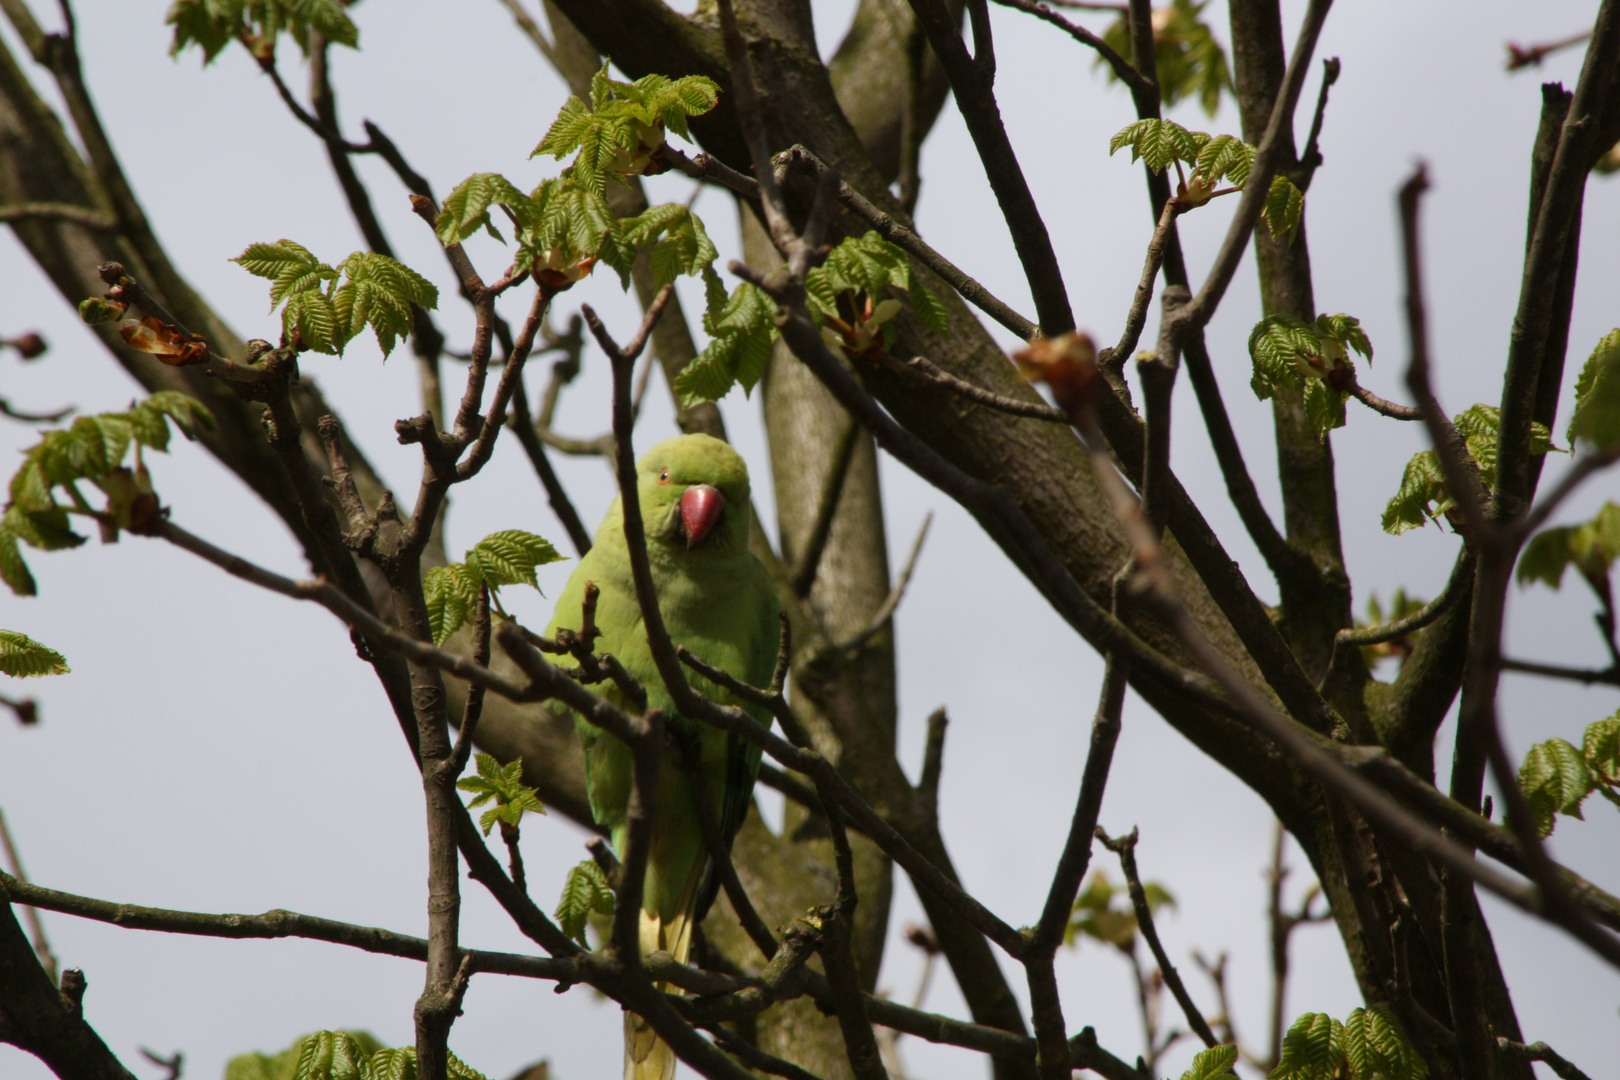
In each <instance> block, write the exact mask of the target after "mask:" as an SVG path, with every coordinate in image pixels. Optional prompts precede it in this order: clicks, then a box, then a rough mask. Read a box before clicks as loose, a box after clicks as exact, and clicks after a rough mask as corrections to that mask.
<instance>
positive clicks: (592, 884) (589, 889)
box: [555, 859, 613, 949]
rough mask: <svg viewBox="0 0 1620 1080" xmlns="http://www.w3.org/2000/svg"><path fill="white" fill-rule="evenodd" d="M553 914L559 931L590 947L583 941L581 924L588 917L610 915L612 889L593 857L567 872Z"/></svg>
mask: <svg viewBox="0 0 1620 1080" xmlns="http://www.w3.org/2000/svg"><path fill="white" fill-rule="evenodd" d="M555 914H556V918H557V925H558V926H560V927H562V932H563V933H565V934H567V935H568V936H569V937H571V938H573V939H574V940H575V941H577V942H579V943H580V944H581V945H583V946H585V947H586V948H587V949H588V948H590V945H591V943H590V942H589V941H587V940H585V926H586V924H587V923H589V922H590V918H591V916H592V915H612V914H613V890H612V889H611V888H609V887H608V881H607V876H606V875H604V874H603V873H602V868H601V867H600V866H598V865H596V863H595V861H594V860H591V859H586V860H585V861H584V862H582V863H580V864H579V865H578V866H575V867H574V868H573V869H571V870H569V871H568V880H567V881H565V882H563V890H562V896H560V897H559V898H558V899H557V911H556V913H555Z"/></svg>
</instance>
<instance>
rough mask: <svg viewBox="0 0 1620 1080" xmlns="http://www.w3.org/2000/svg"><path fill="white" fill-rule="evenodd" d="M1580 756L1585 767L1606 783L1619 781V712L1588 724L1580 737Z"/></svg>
mask: <svg viewBox="0 0 1620 1080" xmlns="http://www.w3.org/2000/svg"><path fill="white" fill-rule="evenodd" d="M1581 756H1582V757H1584V758H1585V759H1586V767H1587V768H1589V769H1591V770H1592V771H1593V772H1594V773H1596V774H1598V775H1599V776H1601V777H1603V778H1604V779H1605V780H1606V781H1607V782H1608V783H1611V784H1612V783H1615V782H1616V781H1620V712H1616V713H1615V714H1614V715H1613V716H1611V717H1608V718H1607V719H1604V720H1599V721H1597V722H1596V723H1593V724H1588V725H1587V727H1586V735H1585V736H1584V737H1583V738H1582V739H1581Z"/></svg>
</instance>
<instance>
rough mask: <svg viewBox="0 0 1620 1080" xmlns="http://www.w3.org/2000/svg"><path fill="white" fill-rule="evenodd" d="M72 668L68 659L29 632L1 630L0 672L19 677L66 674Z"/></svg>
mask: <svg viewBox="0 0 1620 1080" xmlns="http://www.w3.org/2000/svg"><path fill="white" fill-rule="evenodd" d="M71 670H72V669H71V668H69V667H68V663H67V659H66V658H65V657H63V656H62V654H61V653H59V652H57V651H56V650H55V649H52V648H50V647H48V646H46V645H42V644H40V643H39V642H37V641H35V640H34V639H33V638H31V637H29V636H28V635H27V634H19V633H17V631H15V630H0V673H3V674H6V675H11V676H13V677H15V678H18V679H27V678H32V677H34V676H38V675H66V674H67V673H68V672H69V671H71Z"/></svg>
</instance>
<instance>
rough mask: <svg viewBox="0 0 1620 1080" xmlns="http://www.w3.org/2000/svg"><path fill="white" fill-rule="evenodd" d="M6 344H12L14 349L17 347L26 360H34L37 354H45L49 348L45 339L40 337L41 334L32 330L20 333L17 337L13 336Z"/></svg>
mask: <svg viewBox="0 0 1620 1080" xmlns="http://www.w3.org/2000/svg"><path fill="white" fill-rule="evenodd" d="M6 344H7V345H10V346H11V347H12V348H13V349H16V350H17V352H19V353H20V354H22V358H23V359H24V360H32V359H34V358H35V357H37V356H42V355H44V353H45V350H46V349H47V348H49V346H47V345H46V344H45V339H44V338H42V337H40V336H39V334H37V333H35V332H34V331H32V330H30V331H29V332H28V333H26V334H20V335H18V336H17V337H14V338H12V339H11V340H10V341H8V342H6Z"/></svg>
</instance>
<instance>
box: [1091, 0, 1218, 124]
mask: <svg viewBox="0 0 1620 1080" xmlns="http://www.w3.org/2000/svg"><path fill="white" fill-rule="evenodd" d="M1207 6H1208V4H1207V0H1206V2H1205V3H1193V2H1192V0H1171V3H1169V4H1167V5H1165V6H1163V7H1159V8H1156V9H1155V10H1154V13H1153V61H1154V67H1155V69H1156V71H1157V74H1158V84H1159V93H1160V95H1161V97H1162V98H1163V103H1164V106H1165V107H1166V108H1169V107H1170V106H1172V105H1175V104H1176V103H1178V102H1180V101H1182V100H1185V99H1189V98H1196V99H1197V100H1198V104H1199V106H1200V107H1201V108H1202V109H1203V110H1204V112H1205V113H1207V114H1208V115H1210V116H1214V115H1215V112H1216V110H1217V108H1218V107H1219V105H1220V99H1221V94H1222V93H1232V92H1233V90H1232V76H1231V72H1230V70H1229V68H1228V65H1227V60H1226V51H1225V50H1224V49H1222V48H1221V45H1220V42H1218V41H1217V40H1216V39H1215V35H1214V33H1213V31H1211V29H1210V27H1209V25H1208V24H1207V23H1205V22H1204V21H1203V20H1202V19H1201V18H1200V16H1201V15H1202V13H1203V11H1204V8H1205V7H1207ZM1103 41H1105V42H1107V43H1108V45H1110V46H1111V47H1112V48H1113V49H1114V51H1115V52H1117V53H1119V54H1120V55H1121V56H1124V57H1126V58H1128V59H1129V58H1131V56H1132V53H1131V35H1130V26H1129V23H1128V20H1127V19H1126V17H1125V16H1123V15H1121V16H1120V17H1119V18H1118V19H1116V20H1114V22H1113V23H1111V24H1110V25H1109V27H1108V29H1107V30H1105V31H1103ZM1097 66H1098V67H1102V68H1103V69H1104V70H1105V71H1106V72H1107V73H1108V80H1109V82H1114V81H1116V80H1117V79H1118V78H1119V76H1117V75H1116V74H1115V73H1114V70H1113V68H1112V67H1109V66H1108V64H1107V61H1105V60H1102V59H1101V58H1099V59H1098V60H1097Z"/></svg>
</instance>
